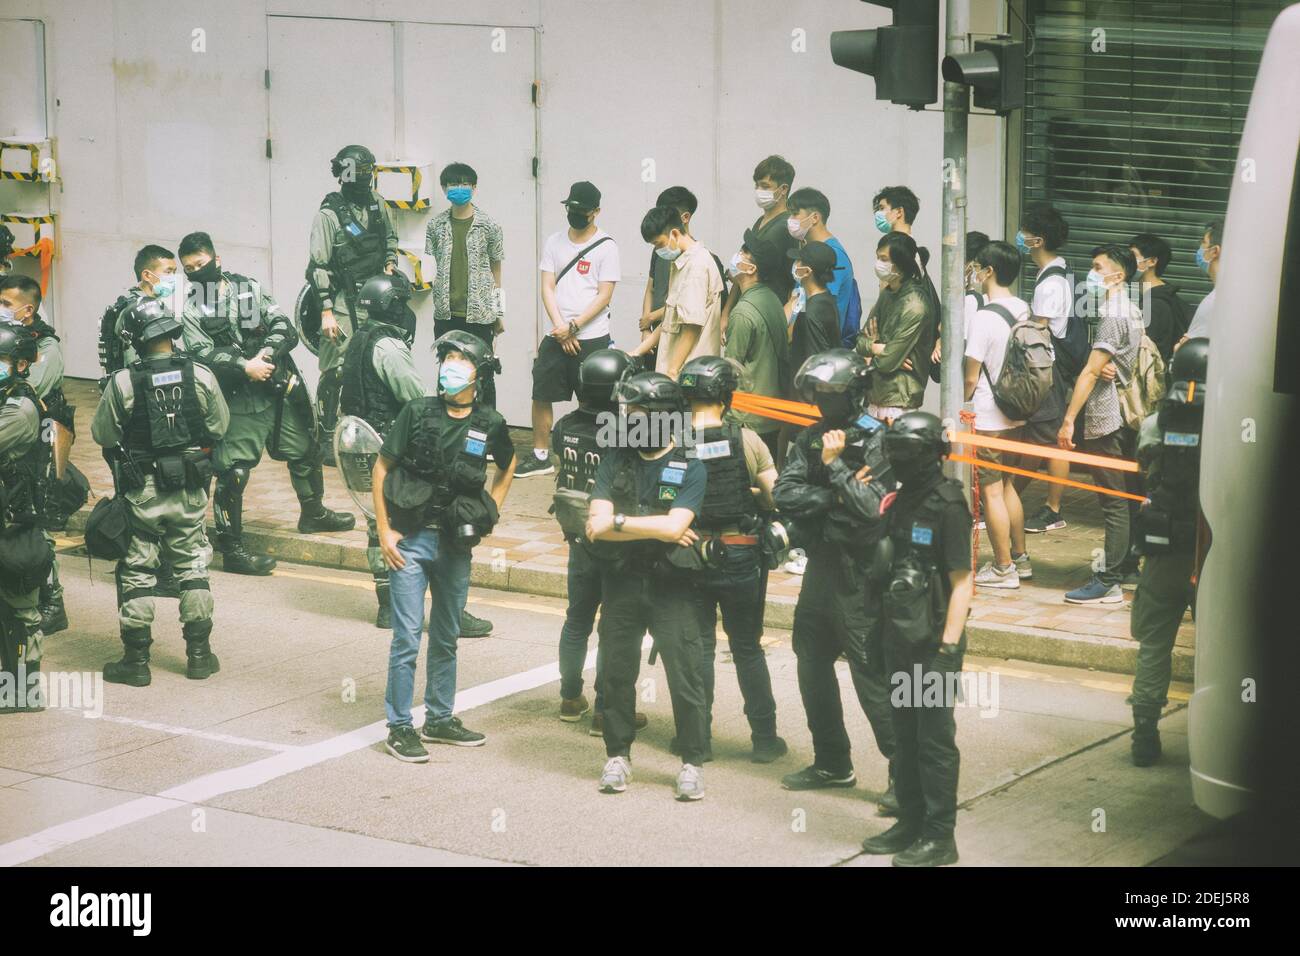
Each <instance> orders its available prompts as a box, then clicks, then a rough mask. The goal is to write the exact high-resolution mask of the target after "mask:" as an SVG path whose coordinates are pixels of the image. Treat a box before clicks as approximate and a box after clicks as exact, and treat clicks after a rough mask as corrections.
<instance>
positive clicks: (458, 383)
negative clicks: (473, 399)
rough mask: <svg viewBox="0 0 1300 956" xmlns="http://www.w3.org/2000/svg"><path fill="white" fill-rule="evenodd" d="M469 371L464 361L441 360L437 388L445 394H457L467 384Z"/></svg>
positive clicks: (463, 389)
mask: <svg viewBox="0 0 1300 956" xmlns="http://www.w3.org/2000/svg"><path fill="white" fill-rule="evenodd" d="M470 372H471V369H470V367H469V366H468V365H466V364H465V363H464V362H443V363H442V367H441V368H439V369H438V389H439V390H440V391H441V392H443V394H445V395H459V394H460V393H461V392H463V391H465V389H466V388H467V387H468V386H469V383H470V381H469V380H470Z"/></svg>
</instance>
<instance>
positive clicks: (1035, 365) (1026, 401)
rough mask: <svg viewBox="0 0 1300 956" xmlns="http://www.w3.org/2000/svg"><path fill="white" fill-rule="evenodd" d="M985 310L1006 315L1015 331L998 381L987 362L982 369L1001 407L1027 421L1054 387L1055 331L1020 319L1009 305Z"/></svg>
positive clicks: (1009, 340)
mask: <svg viewBox="0 0 1300 956" xmlns="http://www.w3.org/2000/svg"><path fill="white" fill-rule="evenodd" d="M984 311H985V312H996V313H997V314H998V315H1000V316H1002V318H1003V319H1005V320H1006V322H1007V324H1008V325H1010V326H1011V334H1010V335H1009V336H1007V350H1006V354H1005V355H1004V356H1003V359H1002V370H1001V371H1000V372H999V373H998V380H997V381H996V382H994V381H993V380H992V379H991V378H989V370H988V366H987V365H981V369H980V370H981V371H982V372H983V373H984V378H985V379H986V380H988V383H989V388H990V389H992V391H993V402H994V404H996V405H997V406H998V410H999V411H1001V412H1002V414H1003V415H1006V416H1007V418H1009V419H1011V420H1012V421H1018V422H1019V421H1026V420H1028V418H1029V416H1030V415H1032V414H1034V412H1036V411H1038V406H1039V405H1041V404H1042V403H1043V399H1044V398H1046V397H1047V393H1048V392H1049V391H1050V390H1051V388H1052V334H1051V332H1049V331H1048V330H1047V329H1046V328H1045V327H1044V326H1041V325H1039V324H1038V323H1037V322H1033V321H1030V320H1029V319H1022V320H1020V321H1019V322H1017V321H1016V318H1015V316H1013V315H1012V314H1011V312H1010V311H1009V310H1008V309H1007V308H1006V307H1005V306H1001V305H998V304H997V303H989V304H988V305H985V306H984Z"/></svg>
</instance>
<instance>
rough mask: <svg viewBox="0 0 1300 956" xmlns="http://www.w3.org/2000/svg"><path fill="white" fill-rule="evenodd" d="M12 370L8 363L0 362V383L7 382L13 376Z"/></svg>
mask: <svg viewBox="0 0 1300 956" xmlns="http://www.w3.org/2000/svg"><path fill="white" fill-rule="evenodd" d="M13 373H14V370H13V368H12V367H11V366H10V365H9V363H8V362H0V382H7V381H9V376H11V375H13Z"/></svg>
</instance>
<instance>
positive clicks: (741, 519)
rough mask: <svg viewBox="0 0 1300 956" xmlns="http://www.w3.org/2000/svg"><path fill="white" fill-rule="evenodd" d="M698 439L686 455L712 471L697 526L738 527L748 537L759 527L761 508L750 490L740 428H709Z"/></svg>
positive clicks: (714, 528)
mask: <svg viewBox="0 0 1300 956" xmlns="http://www.w3.org/2000/svg"><path fill="white" fill-rule="evenodd" d="M697 437H698V438H702V439H703V441H696V443H695V447H694V448H691V449H689V450H688V451H687V455H688V457H691V458H698V459H699V460H700V461H702V462H704V465H705V467H706V468H707V469H708V471H709V484H708V489H707V490H706V491H705V493H704V506H703V507H702V508H701V509H700V515H699V519H698V520H697V522H696V524H697V526H698V527H700V528H703V529H705V530H708V531H723V530H726V529H729V528H738V529H739V530H740V531H742V532H744V533H746V534H748V533H749V532H751V531H753V530H754V527H755V526H756V524H757V519H758V505H757V503H756V502H755V501H754V495H753V493H752V492H751V491H750V490H749V489H750V486H751V485H752V484H753V482H751V481H750V478H749V468H748V466H747V465H746V464H745V440H744V438H743V437H742V434H741V426H739V425H736V424H726V425H710V426H708V427H706V428H704V429H702V434H700V435H698V436H697Z"/></svg>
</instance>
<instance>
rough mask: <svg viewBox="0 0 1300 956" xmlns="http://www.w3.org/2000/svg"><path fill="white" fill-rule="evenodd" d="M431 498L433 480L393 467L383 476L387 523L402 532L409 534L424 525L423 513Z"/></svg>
mask: <svg viewBox="0 0 1300 956" xmlns="http://www.w3.org/2000/svg"><path fill="white" fill-rule="evenodd" d="M432 498H433V482H431V481H429V480H428V479H426V478H421V477H419V476H418V475H413V474H411V473H410V472H409V471H408V470H407V469H405V468H394V469H393V470H392V471H390V472H388V474H386V475H385V476H384V501H385V503H387V505H388V523H389V524H390V525H392V527H393V529H394V530H396V531H400V532H401V533H402V534H411V533H412V532H415V531H419V530H420V528H422V527H423V526H424V513H425V510H426V509H427V507H428V504H429V501H430V499H432Z"/></svg>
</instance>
